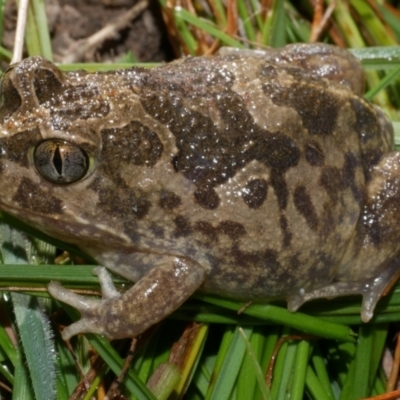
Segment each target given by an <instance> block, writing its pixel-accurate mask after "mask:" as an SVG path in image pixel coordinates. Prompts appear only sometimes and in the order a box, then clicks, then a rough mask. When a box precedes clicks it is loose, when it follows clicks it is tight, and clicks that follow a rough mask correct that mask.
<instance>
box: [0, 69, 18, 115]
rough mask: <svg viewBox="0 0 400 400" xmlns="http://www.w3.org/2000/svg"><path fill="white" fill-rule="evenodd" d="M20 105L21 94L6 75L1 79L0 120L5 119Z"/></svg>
mask: <svg viewBox="0 0 400 400" xmlns="http://www.w3.org/2000/svg"><path fill="white" fill-rule="evenodd" d="M21 105H22V100H21V96H20V95H19V93H18V91H17V89H15V87H14V85H13V83H12V82H11V80H10V79H8V78H7V75H6V76H4V77H3V79H2V80H1V105H0V121H4V120H7V119H8V118H9V117H11V115H12V114H14V113H15V112H16V111H18V109H19V108H20V107H21Z"/></svg>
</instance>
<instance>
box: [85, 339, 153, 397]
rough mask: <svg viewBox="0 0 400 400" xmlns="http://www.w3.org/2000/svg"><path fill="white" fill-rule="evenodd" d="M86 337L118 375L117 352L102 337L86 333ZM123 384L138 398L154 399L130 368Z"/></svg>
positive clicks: (119, 360) (119, 363)
mask: <svg viewBox="0 0 400 400" xmlns="http://www.w3.org/2000/svg"><path fill="white" fill-rule="evenodd" d="M87 337H88V339H89V340H90V343H91V345H92V346H93V347H94V348H95V349H96V351H97V352H98V353H99V355H100V357H101V358H102V359H103V360H104V362H105V363H106V364H107V365H108V366H109V367H110V368H111V369H112V371H113V372H114V373H115V374H116V375H119V374H120V373H121V370H122V366H123V360H122V359H121V357H120V356H119V355H118V353H117V352H116V351H115V350H114V349H113V348H112V347H111V346H110V344H109V343H108V342H106V341H105V340H104V339H101V338H100V337H98V336H95V335H92V334H90V335H89V334H88V335H87ZM124 386H125V387H126V388H127V389H128V390H129V391H130V392H131V393H132V394H133V395H135V396H136V398H137V399H138V400H156V398H155V397H154V395H153V394H152V393H151V392H150V391H149V390H148V389H147V387H146V386H145V384H144V383H143V382H142V381H141V380H140V379H139V378H138V377H137V375H136V373H135V372H134V371H132V369H130V370H129V372H128V374H127V375H126V377H125V379H124Z"/></svg>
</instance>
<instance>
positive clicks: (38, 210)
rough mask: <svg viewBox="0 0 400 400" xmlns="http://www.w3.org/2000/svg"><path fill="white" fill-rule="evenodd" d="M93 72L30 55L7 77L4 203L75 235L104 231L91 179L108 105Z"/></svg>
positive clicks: (47, 227)
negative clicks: (64, 70)
mask: <svg viewBox="0 0 400 400" xmlns="http://www.w3.org/2000/svg"><path fill="white" fill-rule="evenodd" d="M88 76H89V75H88V74H87V73H85V72H82V71H81V72H76V73H71V74H65V75H64V74H63V73H62V72H61V71H60V70H59V69H58V68H57V67H56V66H55V65H54V64H52V63H51V62H50V61H47V60H45V59H43V58H41V57H32V58H28V59H26V60H24V61H22V62H21V63H18V64H15V65H12V66H11V67H10V68H9V69H8V70H7V71H6V72H5V73H4V74H3V76H2V79H1V102H0V182H1V193H0V209H1V210H4V211H6V212H8V213H10V214H12V215H14V216H16V217H18V218H20V219H21V220H24V221H25V222H27V223H29V224H31V225H33V226H35V227H37V228H39V229H41V230H44V231H46V232H48V233H51V234H55V235H56V236H58V237H60V238H61V239H64V240H67V241H70V242H71V241H72V242H74V241H75V240H74V237H75V236H76V237H82V235H83V237H85V236H86V237H90V236H93V237H96V236H98V237H100V236H104V232H103V233H101V232H100V230H101V228H100V227H99V226H95V225H96V224H95V223H94V220H97V221H98V220H101V215H100V207H96V206H97V205H98V203H99V198H98V194H99V193H98V191H96V190H94V189H93V181H95V180H97V181H98V180H99V179H100V178H99V176H97V172H96V171H97V168H96V167H97V165H98V158H99V154H100V151H101V139H100V133H99V132H100V129H101V126H102V121H103V119H104V118H106V117H107V115H108V114H109V112H110V105H109V103H108V102H107V101H106V100H104V99H103V97H102V96H100V95H99V87H98V85H97V83H96V81H93V80H90V79H87V77H88ZM109 181H110V182H111V183H112V180H109ZM91 185H92V186H91ZM103 229H106V230H107V233H109V234H110V237H111V238H113V239H112V240H114V241H115V240H117V239H116V236H118V235H117V234H116V233H115V232H114V229H113V227H112V226H110V225H108V226H107V227H106V228H103ZM115 231H117V230H116V229H115ZM106 236H107V234H106Z"/></svg>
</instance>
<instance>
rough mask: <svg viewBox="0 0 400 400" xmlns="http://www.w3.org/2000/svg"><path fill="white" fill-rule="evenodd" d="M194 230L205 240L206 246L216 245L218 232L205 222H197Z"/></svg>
mask: <svg viewBox="0 0 400 400" xmlns="http://www.w3.org/2000/svg"><path fill="white" fill-rule="evenodd" d="M194 230H195V231H196V232H199V233H200V234H202V235H203V236H204V237H205V238H206V244H207V245H210V244H214V245H215V244H216V243H217V241H218V231H217V229H216V228H214V227H213V226H212V224H210V223H209V222H207V221H197V222H196V223H195V224H194Z"/></svg>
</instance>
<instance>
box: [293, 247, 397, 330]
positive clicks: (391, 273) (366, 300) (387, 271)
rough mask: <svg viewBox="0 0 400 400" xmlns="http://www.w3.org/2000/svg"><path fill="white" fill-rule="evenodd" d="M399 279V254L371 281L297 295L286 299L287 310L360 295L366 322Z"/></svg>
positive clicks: (335, 286) (295, 309)
mask: <svg viewBox="0 0 400 400" xmlns="http://www.w3.org/2000/svg"><path fill="white" fill-rule="evenodd" d="M399 278H400V254H399V255H398V256H397V257H396V258H395V259H394V260H393V261H391V262H390V263H389V265H387V266H386V267H385V268H384V270H383V272H382V273H381V274H379V275H377V276H375V277H373V278H371V279H367V280H364V281H361V282H336V283H332V284H331V285H328V286H325V287H322V288H320V289H316V290H313V291H311V292H307V293H297V294H294V295H291V296H289V297H288V299H287V302H288V309H289V310H290V311H297V310H298V309H299V308H300V307H301V306H302V305H303V304H304V303H305V302H307V301H309V300H313V299H320V298H333V297H338V296H348V295H354V294H361V295H362V297H363V299H362V306H361V319H362V321H363V322H368V321H369V320H371V318H372V317H373V312H374V309H375V306H376V304H377V302H378V300H379V299H380V298H381V297H382V296H383V295H386V294H387V293H388V291H389V290H390V289H391V288H392V286H393V285H394V284H395V283H396V282H397V280H398V279H399Z"/></svg>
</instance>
